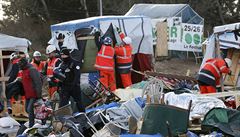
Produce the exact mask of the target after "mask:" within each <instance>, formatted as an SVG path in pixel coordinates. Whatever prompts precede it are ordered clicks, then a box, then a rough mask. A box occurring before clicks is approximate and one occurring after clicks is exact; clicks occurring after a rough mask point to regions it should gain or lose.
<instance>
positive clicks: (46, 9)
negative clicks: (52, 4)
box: [41, 0, 50, 19]
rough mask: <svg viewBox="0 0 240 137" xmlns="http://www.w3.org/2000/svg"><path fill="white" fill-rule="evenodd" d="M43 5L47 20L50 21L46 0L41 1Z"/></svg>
mask: <svg viewBox="0 0 240 137" xmlns="http://www.w3.org/2000/svg"><path fill="white" fill-rule="evenodd" d="M41 3H42V5H43V9H44V11H45V14H46V17H47V19H50V14H49V11H48V7H47V4H46V2H45V0H41Z"/></svg>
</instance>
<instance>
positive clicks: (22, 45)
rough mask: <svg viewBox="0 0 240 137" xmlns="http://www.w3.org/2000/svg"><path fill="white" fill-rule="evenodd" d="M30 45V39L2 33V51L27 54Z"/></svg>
mask: <svg viewBox="0 0 240 137" xmlns="http://www.w3.org/2000/svg"><path fill="white" fill-rule="evenodd" d="M29 45H31V42H30V41H29V40H28V39H25V38H18V37H13V36H9V35H5V34H1V33H0V50H10V51H21V52H24V53H26V52H27V48H28V46H29Z"/></svg>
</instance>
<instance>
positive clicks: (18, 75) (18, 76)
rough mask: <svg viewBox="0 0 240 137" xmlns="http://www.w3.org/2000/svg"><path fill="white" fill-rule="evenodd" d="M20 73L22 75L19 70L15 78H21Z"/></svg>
mask: <svg viewBox="0 0 240 137" xmlns="http://www.w3.org/2000/svg"><path fill="white" fill-rule="evenodd" d="M22 73H23V72H22V70H19V71H18V74H17V78H22V75H23V74H22Z"/></svg>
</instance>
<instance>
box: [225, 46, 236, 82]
mask: <svg viewBox="0 0 240 137" xmlns="http://www.w3.org/2000/svg"><path fill="white" fill-rule="evenodd" d="M231 59H232V66H231V68H230V69H231V71H232V76H229V75H227V76H226V78H225V80H224V84H225V85H230V86H235V85H236V82H237V79H238V75H239V71H240V68H239V67H240V51H239V50H234V51H233V55H232V58H231Z"/></svg>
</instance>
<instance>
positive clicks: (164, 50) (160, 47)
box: [155, 22, 168, 57]
mask: <svg viewBox="0 0 240 137" xmlns="http://www.w3.org/2000/svg"><path fill="white" fill-rule="evenodd" d="M167 34H168V33H167V22H158V23H157V45H156V50H155V54H156V57H161V56H168V43H167V39H168V36H167Z"/></svg>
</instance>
